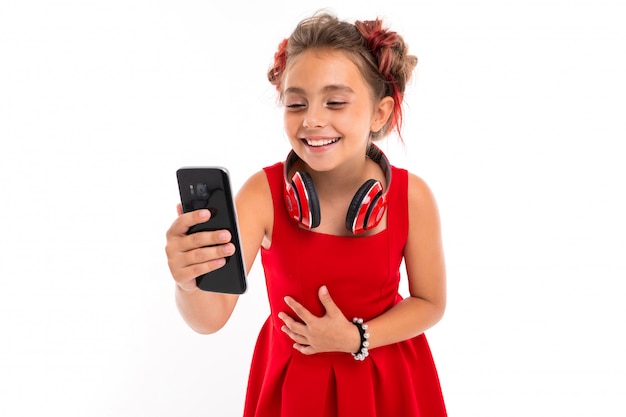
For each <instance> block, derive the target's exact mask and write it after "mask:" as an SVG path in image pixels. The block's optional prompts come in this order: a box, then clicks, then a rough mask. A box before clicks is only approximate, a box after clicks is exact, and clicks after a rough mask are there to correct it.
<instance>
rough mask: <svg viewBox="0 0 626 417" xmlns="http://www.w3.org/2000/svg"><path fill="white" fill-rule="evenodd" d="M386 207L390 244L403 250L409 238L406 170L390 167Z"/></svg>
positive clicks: (407, 176)
mask: <svg viewBox="0 0 626 417" xmlns="http://www.w3.org/2000/svg"><path fill="white" fill-rule="evenodd" d="M391 175H392V177H391V187H390V188H389V203H388V206H387V210H388V212H387V229H388V232H389V237H390V239H391V242H393V244H394V246H395V245H400V248H404V245H405V243H406V240H407V238H408V236H409V195H408V193H409V175H408V171H407V170H406V169H402V168H396V167H394V166H392V167H391Z"/></svg>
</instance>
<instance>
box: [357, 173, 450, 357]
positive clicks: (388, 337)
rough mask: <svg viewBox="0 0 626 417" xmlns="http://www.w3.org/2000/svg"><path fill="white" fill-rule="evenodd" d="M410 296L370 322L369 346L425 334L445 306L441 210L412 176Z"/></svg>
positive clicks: (407, 250)
mask: <svg viewBox="0 0 626 417" xmlns="http://www.w3.org/2000/svg"><path fill="white" fill-rule="evenodd" d="M404 260H405V264H406V268H407V275H408V280H409V292H410V297H407V298H406V299H404V300H402V301H401V302H400V303H399V304H397V305H396V306H395V307H394V308H392V309H391V310H389V311H388V312H386V313H384V314H382V315H381V316H379V317H377V318H375V319H373V320H371V321H370V322H368V325H369V332H370V335H371V336H370V339H369V342H370V347H371V348H374V347H377V346H384V345H388V344H392V343H396V342H400V341H402V340H407V339H410V338H412V337H415V336H418V335H420V334H422V333H423V332H424V331H426V330H427V329H429V328H430V327H432V326H434V325H435V324H436V323H437V322H438V321H439V320H441V318H442V317H443V313H444V310H445V307H446V268H445V261H444V254H443V245H442V240H441V226H440V220H439V212H438V209H437V205H436V202H435V198H434V196H433V195H432V193H431V191H430V189H429V187H428V186H427V185H426V183H425V182H424V181H422V180H421V179H420V178H418V177H416V176H414V175H409V236H408V240H407V244H406V247H405V250H404Z"/></svg>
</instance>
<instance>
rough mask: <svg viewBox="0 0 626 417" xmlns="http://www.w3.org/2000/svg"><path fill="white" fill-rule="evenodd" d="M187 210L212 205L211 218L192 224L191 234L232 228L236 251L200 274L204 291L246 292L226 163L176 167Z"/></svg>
mask: <svg viewBox="0 0 626 417" xmlns="http://www.w3.org/2000/svg"><path fill="white" fill-rule="evenodd" d="M176 177H177V180H178V190H179V192H180V201H181V204H182V206H183V212H184V213H187V212H190V211H194V210H199V209H208V210H209V211H210V212H211V217H210V218H209V220H208V221H206V222H204V223H200V224H197V225H194V226H192V227H190V228H189V230H188V231H187V234H191V233H197V232H201V231H213V230H224V229H225V230H228V231H229V232H230V234H231V236H232V240H231V243H232V244H234V245H235V253H234V254H233V255H232V256H229V257H227V258H226V265H224V266H223V267H221V268H218V269H216V270H215V271H211V272H209V273H206V274H204V275H201V276H199V277H197V278H196V283H197V285H198V288H200V289H201V290H204V291H212V292H220V293H227V294H243V293H244V292H245V291H246V287H247V284H246V269H245V266H244V260H243V252H242V248H241V242H240V239H239V227H238V223H237V212H236V210H235V203H234V199H233V193H232V191H231V186H230V176H229V173H228V170H227V169H226V168H223V167H183V168H180V169H178V170H177V171H176Z"/></svg>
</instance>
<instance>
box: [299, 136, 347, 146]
mask: <svg viewBox="0 0 626 417" xmlns="http://www.w3.org/2000/svg"><path fill="white" fill-rule="evenodd" d="M305 140H306V143H307V144H308V145H309V146H314V147H315V146H326V145H330V144H331V143H335V142H337V141H338V140H339V138H334V139H321V140H310V139H305Z"/></svg>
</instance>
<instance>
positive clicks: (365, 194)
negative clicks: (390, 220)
mask: <svg viewBox="0 0 626 417" xmlns="http://www.w3.org/2000/svg"><path fill="white" fill-rule="evenodd" d="M382 194H383V186H382V184H381V183H380V181H376V180H374V179H370V180H367V181H366V182H365V183H364V184H363V185H361V187H360V188H359V189H358V191H357V192H356V194H355V195H354V197H353V198H352V201H351V202H350V206H349V207H348V213H347V214H346V228H347V229H348V230H350V231H351V232H352V233H354V234H359V233H362V232H364V231H366V230H368V229H371V228H372V227H373V226H376V224H378V222H376V223H375V224H373V225H372V224H370V221H369V220H370V215H371V214H372V209H373V208H374V207H375V206H376V205H377V204H376V202H377V200H378V199H380V197H381V196H382ZM378 220H379V221H380V219H378Z"/></svg>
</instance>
